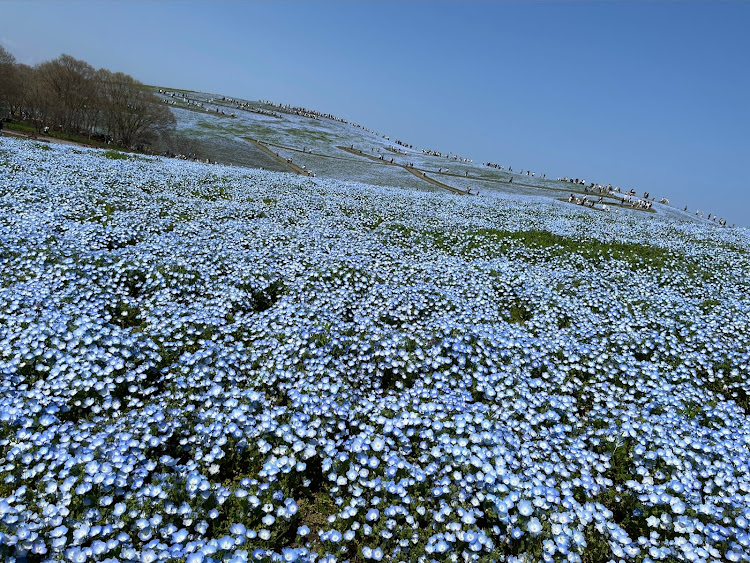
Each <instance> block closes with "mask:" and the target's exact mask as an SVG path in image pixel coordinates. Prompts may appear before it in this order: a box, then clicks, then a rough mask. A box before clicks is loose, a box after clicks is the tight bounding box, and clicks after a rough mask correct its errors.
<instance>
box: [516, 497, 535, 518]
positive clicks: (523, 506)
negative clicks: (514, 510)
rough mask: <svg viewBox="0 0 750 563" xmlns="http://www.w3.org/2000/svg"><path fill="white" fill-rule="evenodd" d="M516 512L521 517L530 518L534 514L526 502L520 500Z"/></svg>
mask: <svg viewBox="0 0 750 563" xmlns="http://www.w3.org/2000/svg"><path fill="white" fill-rule="evenodd" d="M518 512H519V514H521V515H522V516H531V514H532V513H533V512H534V507H533V506H532V504H531V503H530V502H529V501H528V500H521V501H519V503H518Z"/></svg>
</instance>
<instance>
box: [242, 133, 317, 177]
mask: <svg viewBox="0 0 750 563" xmlns="http://www.w3.org/2000/svg"><path fill="white" fill-rule="evenodd" d="M245 140H247V141H250V142H251V143H252V144H253V145H255V146H256V147H258V148H259V149H260V150H262V151H263V152H265V153H266V154H268V155H269V156H271V157H273V158H275V159H276V160H278V161H279V162H280V163H282V164H283V165H284V166H286V167H287V168H289V170H291V171H292V172H294V173H296V174H300V175H302V176H312V175H313V174H311V173H310V172H308V171H307V170H305V169H303V168H300V167H299V166H297V165H296V164H294V163H292V162H289V161H288V160H287V159H286V158H284V157H283V156H279V155H278V154H276V153H275V152H273V151H272V150H271V149H269V148H268V147H267V146H266V145H264V144H263V143H261V142H260V141H259V140H257V139H251V138H250V137H245ZM277 146H278V145H277ZM284 148H286V147H284Z"/></svg>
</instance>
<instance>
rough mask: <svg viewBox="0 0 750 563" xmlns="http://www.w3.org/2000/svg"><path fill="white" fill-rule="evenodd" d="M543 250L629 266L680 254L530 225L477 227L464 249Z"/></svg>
mask: <svg viewBox="0 0 750 563" xmlns="http://www.w3.org/2000/svg"><path fill="white" fill-rule="evenodd" d="M514 243H515V244H521V245H523V246H527V247H530V248H540V249H544V250H546V251H547V254H548V255H549V256H550V257H556V256H567V255H570V254H578V255H582V256H583V257H584V258H586V259H588V260H592V261H594V260H601V259H602V258H608V259H614V260H623V261H625V262H627V263H629V264H630V265H632V266H643V265H651V266H655V267H657V268H663V267H666V266H672V265H673V264H674V262H675V261H677V262H679V261H680V257H678V256H675V255H674V253H673V252H671V251H668V250H666V249H663V248H660V247H658V246H653V245H642V244H635V243H628V242H617V241H614V242H602V241H600V240H596V239H584V240H581V239H575V238H571V237H566V236H562V235H557V234H555V233H552V232H549V231H544V230H538V229H532V230H528V231H516V232H514V231H505V230H501V229H479V230H477V231H474V232H472V233H470V234H469V242H468V245H467V250H471V249H473V248H484V247H490V248H493V249H499V250H501V251H502V250H507V249H509V248H510V246H511V245H513V244H514Z"/></svg>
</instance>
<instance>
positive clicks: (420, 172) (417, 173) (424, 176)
mask: <svg viewBox="0 0 750 563" xmlns="http://www.w3.org/2000/svg"><path fill="white" fill-rule="evenodd" d="M336 148H338V149H341V150H342V151H346V152H348V153H351V154H356V155H357V156H364V157H365V158H369V159H370V160H373V161H375V162H377V163H378V164H384V165H386V166H398V167H399V168H403V169H404V170H406V171H407V172H411V173H412V174H414V175H415V176H416V177H417V178H419V179H421V180H424V181H425V182H429V183H430V184H433V185H435V186H437V187H439V188H443V189H444V190H448V191H450V192H453V193H454V194H461V195H467V192H466V190H462V189H460V188H456V187H453V186H449V185H448V184H443V183H442V182H438V181H437V180H435V179H434V178H430V177H429V176H427V173H426V172H425V171H424V170H420V169H419V168H412V167H411V166H404V165H403V164H399V163H398V162H391V161H390V160H381V159H380V158H378V157H377V156H372V155H370V154H367V153H364V152H362V151H361V150H359V149H352V148H349V147H342V146H337V147H336Z"/></svg>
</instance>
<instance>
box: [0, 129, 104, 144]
mask: <svg viewBox="0 0 750 563" xmlns="http://www.w3.org/2000/svg"><path fill="white" fill-rule="evenodd" d="M0 134H1V135H2V136H3V137H15V138H17V139H25V140H27V141H40V142H42V143H57V144H59V145H75V146H76V147H88V148H92V149H95V148H97V147H95V146H94V145H87V144H86V143H77V142H76V141H68V140H67V139H57V138H55V137H47V136H45V135H29V134H28V133H24V132H23V131H12V130H10V129H3V130H2V131H0Z"/></svg>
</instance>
